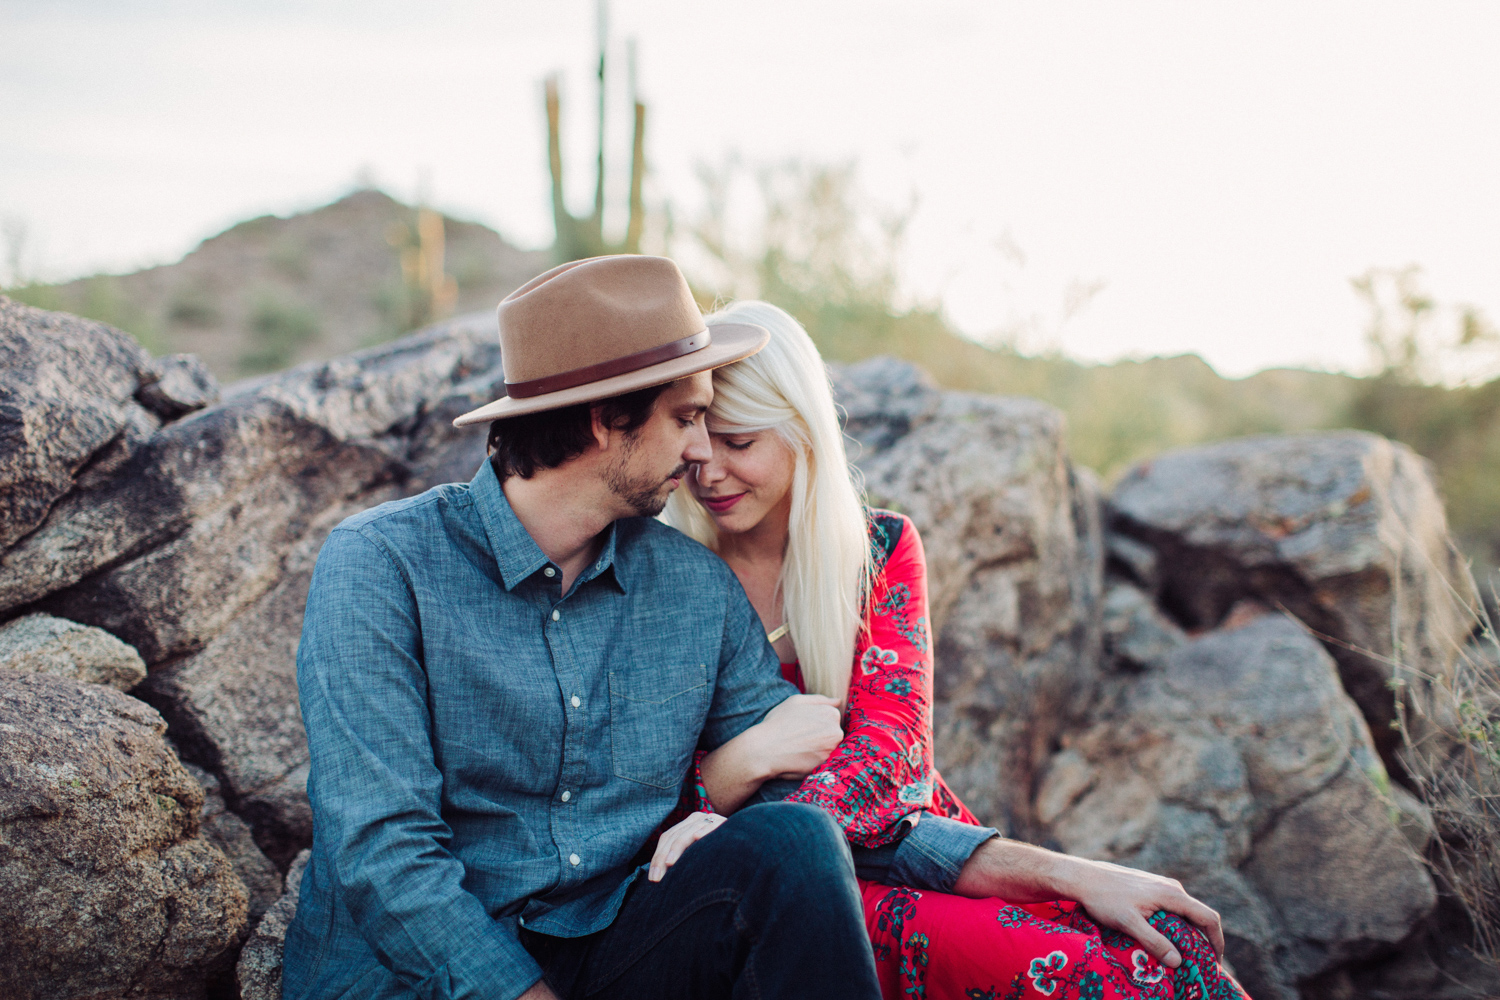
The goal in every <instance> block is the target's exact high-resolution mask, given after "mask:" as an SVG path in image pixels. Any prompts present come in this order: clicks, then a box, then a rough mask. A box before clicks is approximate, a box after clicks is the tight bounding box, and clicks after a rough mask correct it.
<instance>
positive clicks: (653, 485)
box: [604, 449, 688, 517]
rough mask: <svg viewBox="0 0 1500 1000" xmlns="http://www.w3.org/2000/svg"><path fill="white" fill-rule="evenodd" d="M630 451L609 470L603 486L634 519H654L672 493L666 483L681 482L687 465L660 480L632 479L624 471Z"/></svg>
mask: <svg viewBox="0 0 1500 1000" xmlns="http://www.w3.org/2000/svg"><path fill="white" fill-rule="evenodd" d="M631 450H632V449H627V450H626V452H625V454H624V455H623V456H622V459H623V460H622V461H621V462H620V463H619V464H618V465H615V466H613V467H611V468H610V470H609V474H608V475H606V476H605V477H604V484H605V485H606V486H608V487H609V491H610V492H611V493H613V494H614V495H615V496H617V497H619V498H620V499H621V500H622V501H624V503H625V505H626V506H627V507H629V508H630V509H631V510H633V511H634V512H635V516H636V517H655V516H656V515H657V514H660V513H661V512H662V511H663V510H665V509H666V507H667V498H668V497H670V496H671V495H672V491H671V490H669V489H666V488H665V487H666V485H667V481H668V480H671V479H677V480H681V479H682V477H683V476H685V475H687V471H688V465H687V463H685V462H684V463H683V464H682V465H679V466H678V467H677V468H676V469H674V470H673V471H672V474H671V475H669V476H665V477H663V478H661V479H655V478H652V479H647V478H645V477H643V476H636V477H632V476H631V475H630V474H629V473H628V472H627V471H626V465H627V463H628V462H629V460H630V454H631Z"/></svg>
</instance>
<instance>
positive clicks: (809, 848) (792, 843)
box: [725, 802, 853, 868]
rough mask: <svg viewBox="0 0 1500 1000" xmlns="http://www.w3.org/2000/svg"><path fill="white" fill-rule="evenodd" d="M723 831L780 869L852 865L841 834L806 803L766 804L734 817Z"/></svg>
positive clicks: (821, 811) (826, 816)
mask: <svg viewBox="0 0 1500 1000" xmlns="http://www.w3.org/2000/svg"><path fill="white" fill-rule="evenodd" d="M725 830H726V831H727V830H734V831H735V834H736V837H737V839H739V840H740V841H741V842H742V843H743V844H745V845H746V846H748V847H750V848H751V849H752V850H753V851H754V852H755V853H756V854H759V855H760V856H761V857H762V858H764V859H767V860H775V861H777V862H778V863H779V864H780V865H785V866H788V867H796V868H804V867H805V868H817V867H825V866H828V865H831V864H832V865H838V864H844V865H852V864H853V862H852V860H851V859H850V855H849V845H848V844H847V843H846V842H845V840H844V832H843V831H842V830H840V829H839V825H838V824H837V823H836V822H834V820H833V817H832V816H830V815H828V813H826V812H824V811H823V810H822V809H819V808H818V807H817V806H813V805H808V804H807V803H805V802H767V803H764V804H762V805H756V806H751V807H749V808H747V809H742V810H740V811H739V812H738V813H736V814H735V815H734V817H733V819H732V820H731V822H730V823H729V824H728V825H727V826H726V828H725Z"/></svg>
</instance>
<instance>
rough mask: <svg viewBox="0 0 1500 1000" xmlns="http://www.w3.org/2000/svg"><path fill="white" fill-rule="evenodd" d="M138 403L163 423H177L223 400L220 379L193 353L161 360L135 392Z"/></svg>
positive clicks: (154, 365)
mask: <svg viewBox="0 0 1500 1000" xmlns="http://www.w3.org/2000/svg"><path fill="white" fill-rule="evenodd" d="M135 398H136V400H137V401H138V402H139V403H140V404H141V405H142V406H144V407H145V408H146V409H148V410H150V411H151V412H152V413H154V414H156V415H157V416H158V417H160V418H161V419H162V420H176V419H177V418H178V417H181V416H183V415H184V414H187V413H192V412H193V411H194V410H201V409H203V408H204V407H205V406H210V405H212V404H214V403H216V402H218V400H219V380H218V379H216V378H214V376H213V373H212V372H210V371H209V370H208V366H207V365H205V364H204V363H203V362H202V361H199V360H198V359H197V358H196V357H194V356H193V355H191V354H169V355H167V356H166V357H164V358H157V359H156V360H155V361H153V362H152V363H151V367H150V369H149V370H148V371H147V372H146V373H145V378H144V380H143V383H142V385H141V387H140V388H139V389H137V390H136V393H135Z"/></svg>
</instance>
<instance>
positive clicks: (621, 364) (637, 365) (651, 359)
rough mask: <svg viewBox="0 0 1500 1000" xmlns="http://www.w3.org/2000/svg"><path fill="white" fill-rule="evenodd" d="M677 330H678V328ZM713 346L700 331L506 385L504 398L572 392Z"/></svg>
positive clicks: (704, 333) (711, 339)
mask: <svg viewBox="0 0 1500 1000" xmlns="http://www.w3.org/2000/svg"><path fill="white" fill-rule="evenodd" d="M678 329H681V327H679V328H678ZM712 342H713V336H712V335H711V334H710V333H709V332H708V331H707V330H700V331H698V332H697V333H695V334H693V335H692V336H691V337H683V338H682V339H681V340H674V341H672V342H671V343H669V344H662V345H661V346H660V347H652V348H649V349H648V350H644V351H637V352H636V353H634V354H627V355H625V356H624V357H623V358H611V359H610V360H608V361H601V362H599V363H598V364H597V365H585V366H584V367H582V368H574V369H573V370H572V371H566V372H562V373H561V374H558V375H546V376H543V377H542V378H533V379H527V380H526V381H525V382H507V383H505V394H506V395H507V396H509V397H510V398H511V399H527V398H529V397H531V396H540V395H542V394H543V393H547V392H558V391H560V390H562V389H571V388H573V387H574V386H579V385H586V384H588V383H589V382H602V381H604V380H605V379H607V378H614V377H615V376H616V375H626V374H629V373H630V372H634V371H640V370H641V369H642V368H649V367H650V366H651V365H659V364H661V363H662V362H663V361H671V360H672V359H673V358H680V357H682V356H683V355H684V354H692V353H693V352H694V351H701V350H703V348H705V347H707V346H708V345H709V344H710V343H712Z"/></svg>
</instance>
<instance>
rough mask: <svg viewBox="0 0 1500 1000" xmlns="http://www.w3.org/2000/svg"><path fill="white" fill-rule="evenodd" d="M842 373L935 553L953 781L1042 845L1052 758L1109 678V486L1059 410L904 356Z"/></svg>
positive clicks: (880, 477) (939, 725)
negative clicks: (1083, 463)
mask: <svg viewBox="0 0 1500 1000" xmlns="http://www.w3.org/2000/svg"><path fill="white" fill-rule="evenodd" d="M836 374H837V379H836V385H837V387H838V392H839V395H838V399H839V402H840V403H841V404H842V405H843V406H845V407H846V409H847V410H848V411H849V420H850V424H851V426H855V427H857V429H858V430H859V433H861V434H862V435H864V436H865V440H866V442H867V446H866V449H865V453H864V455H863V457H862V458H861V459H860V463H859V464H860V468H861V470H862V471H863V473H864V477H865V483H866V486H867V488H868V490H869V493H870V496H871V499H872V501H873V502H875V503H877V504H880V505H883V506H887V507H890V508H892V509H895V510H898V511H901V512H902V513H905V514H906V515H908V516H909V517H911V519H912V521H913V522H914V523H915V524H916V526H917V529H918V530H919V531H920V532H921V533H922V540H923V544H924V546H925V548H926V553H927V568H928V587H929V604H930V611H931V616H932V622H931V632H932V634H933V635H934V636H935V647H936V651H937V659H936V663H937V668H936V669H937V675H936V698H935V701H936V704H935V708H934V729H935V734H936V743H937V758H938V766H939V769H940V771H941V772H942V774H943V776H944V777H945V778H946V779H947V781H948V782H949V784H950V785H952V786H953V788H954V790H955V791H956V792H957V793H958V794H959V796H960V797H962V798H963V799H964V801H965V802H966V803H967V804H968V805H969V806H970V808H972V809H974V810H975V812H976V813H977V814H978V815H979V816H981V817H983V818H985V820H986V821H987V822H991V823H993V824H995V825H997V826H1000V827H1002V828H1006V829H1009V830H1011V831H1012V832H1015V833H1017V834H1018V835H1026V834H1028V833H1030V832H1033V831H1035V830H1036V829H1037V824H1036V821H1035V816H1034V813H1033V807H1032V801H1031V799H1032V795H1031V790H1032V788H1033V787H1034V784H1035V780H1036V774H1037V771H1038V769H1039V768H1040V767H1041V766H1042V765H1044V764H1045V762H1046V754H1047V751H1048V747H1049V746H1050V745H1051V744H1052V742H1053V741H1054V740H1055V739H1056V737H1057V736H1058V734H1059V733H1060V732H1061V731H1062V729H1063V727H1064V726H1066V725H1067V724H1068V722H1069V720H1071V719H1075V718H1077V717H1078V716H1079V715H1080V713H1081V712H1082V711H1083V709H1084V708H1085V707H1086V706H1087V705H1088V704H1089V702H1090V700H1091V698H1092V696H1093V692H1094V689H1095V686H1096V684H1097V681H1098V677H1099V649H1100V620H1099V589H1100V586H1101V580H1102V567H1103V551H1102V540H1101V534H1100V527H1099V515H1098V504H1099V501H1098V493H1097V487H1096V486H1095V485H1094V482H1093V479H1092V477H1091V476H1090V475H1089V474H1088V473H1086V472H1084V471H1082V470H1075V469H1074V468H1073V467H1072V466H1071V465H1070V464H1069V462H1068V460H1067V455H1066V452H1065V450H1064V443H1063V419H1062V415H1061V414H1060V413H1059V412H1058V411H1057V410H1055V409H1053V408H1052V407H1050V406H1047V405H1045V404H1042V403H1038V402H1036V401H1034V400H1027V399H1014V398H996V397H984V396H974V395H967V394H960V393H937V392H934V391H933V390H932V389H931V388H930V383H928V382H927V381H926V378H925V376H922V375H921V374H920V372H918V371H917V370H916V369H914V368H912V367H911V366H910V365H906V364H904V363H902V362H896V361H892V360H890V359H877V361H874V362H866V363H864V364H862V365H853V366H850V367H848V368H845V369H842V370H839V371H838V372H837V373H836ZM887 413H889V414H893V415H894V416H893V417H892V418H891V419H886V418H885V417H884V416H882V415H883V414H887Z"/></svg>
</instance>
